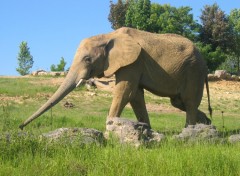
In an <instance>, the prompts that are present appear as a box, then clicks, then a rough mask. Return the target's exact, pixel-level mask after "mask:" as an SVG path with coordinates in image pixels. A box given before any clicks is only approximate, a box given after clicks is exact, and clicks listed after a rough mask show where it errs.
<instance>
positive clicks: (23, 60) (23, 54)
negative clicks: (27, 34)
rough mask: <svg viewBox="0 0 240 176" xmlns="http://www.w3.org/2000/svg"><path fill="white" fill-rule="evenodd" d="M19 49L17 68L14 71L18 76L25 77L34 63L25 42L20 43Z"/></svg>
mask: <svg viewBox="0 0 240 176" xmlns="http://www.w3.org/2000/svg"><path fill="white" fill-rule="evenodd" d="M19 48H20V51H19V53H18V57H17V60H18V65H19V67H18V68H16V70H17V72H18V73H19V74H20V75H27V74H29V70H30V69H31V68H32V66H33V63H34V61H33V56H32V55H31V54H30V48H29V47H28V45H27V42H25V41H23V42H21V44H20V46H19Z"/></svg>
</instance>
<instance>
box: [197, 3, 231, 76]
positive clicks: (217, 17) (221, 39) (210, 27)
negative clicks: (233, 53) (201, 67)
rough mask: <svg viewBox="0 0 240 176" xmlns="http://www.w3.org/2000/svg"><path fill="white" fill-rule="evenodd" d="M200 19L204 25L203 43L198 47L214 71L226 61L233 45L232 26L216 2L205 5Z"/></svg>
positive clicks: (201, 39) (201, 32)
mask: <svg viewBox="0 0 240 176" xmlns="http://www.w3.org/2000/svg"><path fill="white" fill-rule="evenodd" d="M200 20H201V22H202V26H201V30H200V35H199V37H200V42H202V44H201V45H198V47H199V49H200V51H201V52H202V54H203V55H204V57H205V59H206V61H207V64H208V68H209V69H210V70H211V71H214V70H216V69H217V68H218V67H219V66H220V65H221V64H222V63H224V61H225V59H226V58H227V53H228V51H229V49H230V48H232V47H233V42H231V41H233V30H232V26H231V25H230V23H229V18H228V16H227V15H226V14H225V13H224V12H223V11H222V10H221V9H220V8H219V6H218V5H217V4H216V3H214V4H213V5H206V6H204V9H203V10H202V14H201V16H200ZM205 51H207V53H206V52H205Z"/></svg>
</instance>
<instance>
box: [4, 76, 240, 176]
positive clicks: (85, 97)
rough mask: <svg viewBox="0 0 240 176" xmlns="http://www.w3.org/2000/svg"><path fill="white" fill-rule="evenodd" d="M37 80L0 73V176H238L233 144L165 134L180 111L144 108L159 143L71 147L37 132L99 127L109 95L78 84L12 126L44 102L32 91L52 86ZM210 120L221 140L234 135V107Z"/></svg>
mask: <svg viewBox="0 0 240 176" xmlns="http://www.w3.org/2000/svg"><path fill="white" fill-rule="evenodd" d="M39 79H49V78H36V79H35V78H31V79H2V78H0V93H1V95H0V98H1V97H6V98H4V99H3V101H1V103H0V175H1V176H5V175H6V176H11V175H14V176H15V175H17V176H18V175H21V176H22V175H24V176H25V175H27V176H28V175H29V176H33V175H39V176H41V175H44V176H45V175H52V176H55V175H56V176H59V175H64V176H65V175H71V176H74V175H90V176H95V175H99V176H101V175H104V176H108V175H109V176H116V175H119V176H123V175H124V176H125V175H138V176H141V175H153V176H155V175H156V176H159V175H169V176H171V175H174V176H175V175H179V176H185V175H186V176H188V175H194V176H195V175H196V176H198V175H199V176H202V175H204V176H205V175H214V176H218V175H219V176H222V175H230V176H231V175H232V176H235V175H240V159H239V158H240V153H239V152H238V151H239V147H240V144H234V145H233V144H229V143H228V142H224V143H223V142H222V143H221V142H215V143H211V142H203V141H199V142H195V143H188V142H178V141H175V140H173V139H172V135H173V134H177V133H179V132H180V131H181V130H182V128H183V127H184V123H185V114H182V113H174V112H173V113H156V112H150V115H149V116H150V119H151V123H152V127H153V129H154V130H157V131H160V132H162V133H164V134H165V135H166V140H165V141H164V142H162V143H161V144H159V145H152V146H142V147H140V148H134V147H132V146H128V145H121V144H119V143H118V142H117V141H116V140H115V139H110V140H108V141H107V143H106V144H102V145H96V144H90V145H78V144H76V143H72V144H69V143H64V142H62V141H60V142H55V143H51V142H49V141H46V140H43V139H40V138H39V137H38V136H39V134H41V133H43V132H47V131H50V130H51V129H56V128H60V127H88V128H95V129H98V130H101V131H104V130H105V120H106V116H107V113H108V109H109V106H110V103H111V94H110V93H107V92H101V91H98V90H94V95H92V92H89V91H87V90H86V89H83V88H80V89H79V90H77V91H74V92H72V93H71V94H70V95H69V96H67V97H66V98H65V99H64V100H63V101H62V102H60V103H59V104H58V105H56V106H55V107H54V108H53V109H52V115H51V112H50V111H48V112H46V113H45V114H44V115H42V116H41V117H39V118H38V119H36V120H35V121H34V122H32V123H31V124H30V125H29V126H27V127H26V128H25V130H24V131H20V130H18V125H19V124H20V123H21V122H22V121H23V120H25V119H26V118H27V117H28V116H29V115H31V114H32V113H33V112H34V111H36V110H37V109H38V108H39V107H40V106H41V104H43V103H44V102H45V101H46V99H47V97H45V96H38V94H42V93H44V94H49V95H51V94H52V93H53V92H54V90H55V89H56V88H57V87H56V86H52V85H51V84H47V85H42V86H39V84H38V85H36V84H35V83H34V81H35V82H38V81H39ZM14 86H15V87H14ZM16 87H17V88H16ZM22 95H26V98H22V97H21V96H22ZM15 96H16V97H15ZM9 97H10V98H9ZM11 97H15V98H13V99H12V98H11ZM19 100H21V101H19ZM66 101H69V102H71V103H73V104H74V105H75V106H74V108H70V109H67V108H65V107H64V106H63V104H64V102H66ZM146 101H147V102H150V103H156V104H161V103H164V104H167V103H169V102H168V101H167V100H166V99H165V98H160V99H157V98H156V97H155V96H152V95H147V99H146ZM226 102H231V100H226ZM232 103H234V102H232ZM237 105H238V104H237ZM205 106H206V104H203V107H205ZM206 107H207V106H206ZM122 116H124V117H127V118H131V119H135V116H134V113H133V111H132V110H131V109H130V108H125V110H124V112H123V115H122ZM51 118H53V119H51ZM51 122H52V123H51ZM213 124H214V125H216V126H217V129H218V130H219V131H220V132H224V133H223V134H224V137H228V136H229V135H230V134H236V133H239V129H240V127H239V124H240V119H239V111H238V112H237V113H235V109H234V111H233V112H232V114H230V115H229V114H228V113H226V114H224V126H225V128H224V129H223V128H222V114H221V113H218V114H216V115H215V116H214V119H213Z"/></svg>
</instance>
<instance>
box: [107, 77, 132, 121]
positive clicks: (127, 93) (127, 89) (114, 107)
mask: <svg viewBox="0 0 240 176" xmlns="http://www.w3.org/2000/svg"><path fill="white" fill-rule="evenodd" d="M135 94H136V85H133V84H131V83H129V82H128V81H121V82H118V83H117V84H116V86H115V89H114V93H113V100H112V104H111V107H110V110H109V114H108V119H109V118H113V117H120V115H121V113H122V111H123V108H124V107H125V106H126V105H127V103H128V102H130V100H131V99H132V98H133V97H134V96H135Z"/></svg>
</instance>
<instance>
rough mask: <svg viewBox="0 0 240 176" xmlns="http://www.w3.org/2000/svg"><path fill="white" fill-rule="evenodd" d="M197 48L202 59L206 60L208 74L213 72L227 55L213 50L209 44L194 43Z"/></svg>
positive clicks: (218, 49) (217, 49)
mask: <svg viewBox="0 0 240 176" xmlns="http://www.w3.org/2000/svg"><path fill="white" fill-rule="evenodd" d="M196 46H197V48H198V49H199V51H200V52H201V54H202V56H203V58H204V59H205V60H206V63H207V66H208V69H209V71H210V72H213V71H215V70H216V69H217V68H218V67H219V66H220V65H221V64H222V63H223V61H224V60H225V58H226V57H227V55H226V54H225V53H224V52H222V50H221V49H220V48H219V47H218V48H216V49H215V50H213V48H212V45H211V44H203V43H201V42H197V43H196Z"/></svg>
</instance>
